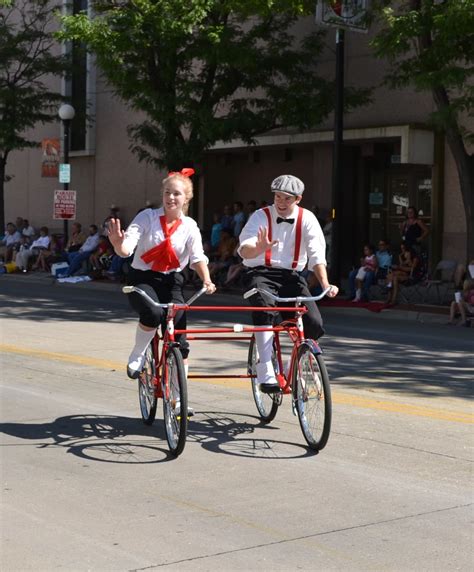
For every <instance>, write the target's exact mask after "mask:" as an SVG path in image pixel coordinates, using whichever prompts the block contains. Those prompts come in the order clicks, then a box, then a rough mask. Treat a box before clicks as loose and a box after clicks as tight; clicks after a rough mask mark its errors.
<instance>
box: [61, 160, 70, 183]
mask: <svg viewBox="0 0 474 572" xmlns="http://www.w3.org/2000/svg"><path fill="white" fill-rule="evenodd" d="M59 182H60V183H70V182H71V165H70V164H69V163H61V164H60V165H59Z"/></svg>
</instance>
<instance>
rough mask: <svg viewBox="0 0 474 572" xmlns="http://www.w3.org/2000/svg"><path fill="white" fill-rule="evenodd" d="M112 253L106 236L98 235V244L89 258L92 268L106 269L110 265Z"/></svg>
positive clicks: (112, 250)
mask: <svg viewBox="0 0 474 572" xmlns="http://www.w3.org/2000/svg"><path fill="white" fill-rule="evenodd" d="M113 254H114V249H113V247H112V245H111V244H110V241H109V239H108V238H107V237H106V236H104V235H101V236H100V237H99V244H98V246H97V249H96V250H95V251H94V252H93V253H92V254H91V256H90V258H89V260H90V263H91V266H92V270H106V269H107V268H108V267H109V266H110V261H111V258H112V255H113Z"/></svg>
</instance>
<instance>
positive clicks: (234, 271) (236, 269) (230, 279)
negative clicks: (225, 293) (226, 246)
mask: <svg viewBox="0 0 474 572" xmlns="http://www.w3.org/2000/svg"><path fill="white" fill-rule="evenodd" d="M238 248H239V245H238V244H237V246H236V247H235V249H234V260H235V262H233V263H232V264H231V265H230V266H229V268H228V270H227V276H226V279H225V281H224V283H223V284H222V286H223V287H224V288H229V286H231V285H232V284H233V283H235V282H237V280H238V279H239V277H240V275H241V274H242V272H243V270H244V268H245V267H244V265H243V263H242V259H241V258H240V256H239V255H238V254H237V249H238Z"/></svg>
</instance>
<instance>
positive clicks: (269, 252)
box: [263, 207, 303, 269]
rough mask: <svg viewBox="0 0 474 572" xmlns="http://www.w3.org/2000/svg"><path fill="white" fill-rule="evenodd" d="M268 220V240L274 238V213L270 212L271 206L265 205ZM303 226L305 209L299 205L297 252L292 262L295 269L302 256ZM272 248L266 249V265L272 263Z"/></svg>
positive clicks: (296, 237) (296, 238)
mask: <svg viewBox="0 0 474 572" xmlns="http://www.w3.org/2000/svg"><path fill="white" fill-rule="evenodd" d="M263 212H264V213H265V215H266V217H267V221H268V240H270V241H271V240H272V215H271V214H270V209H269V207H265V208H264V209H263ZM302 228H303V209H302V208H300V207H298V217H297V219H296V236H295V252H294V255H293V262H292V264H291V268H293V269H295V268H296V267H297V266H298V259H299V257H300V249H301V236H302ZM271 258H272V249H271V248H269V249H268V250H266V251H265V266H271V265H272V261H271Z"/></svg>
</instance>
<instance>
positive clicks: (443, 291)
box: [423, 260, 458, 304]
mask: <svg viewBox="0 0 474 572" xmlns="http://www.w3.org/2000/svg"><path fill="white" fill-rule="evenodd" d="M457 266H458V263H457V262H456V260H441V261H440V262H438V264H437V265H436V268H435V269H434V271H433V275H432V278H431V279H429V280H427V281H426V290H425V296H424V299H423V303H426V301H427V300H428V297H429V293H430V290H431V288H432V286H434V287H435V289H436V303H438V304H443V303H444V301H445V299H446V297H447V294H448V292H449V290H450V289H451V288H452V289H453V290H455V289H456V285H455V283H454V274H455V272H456V268H457Z"/></svg>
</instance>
